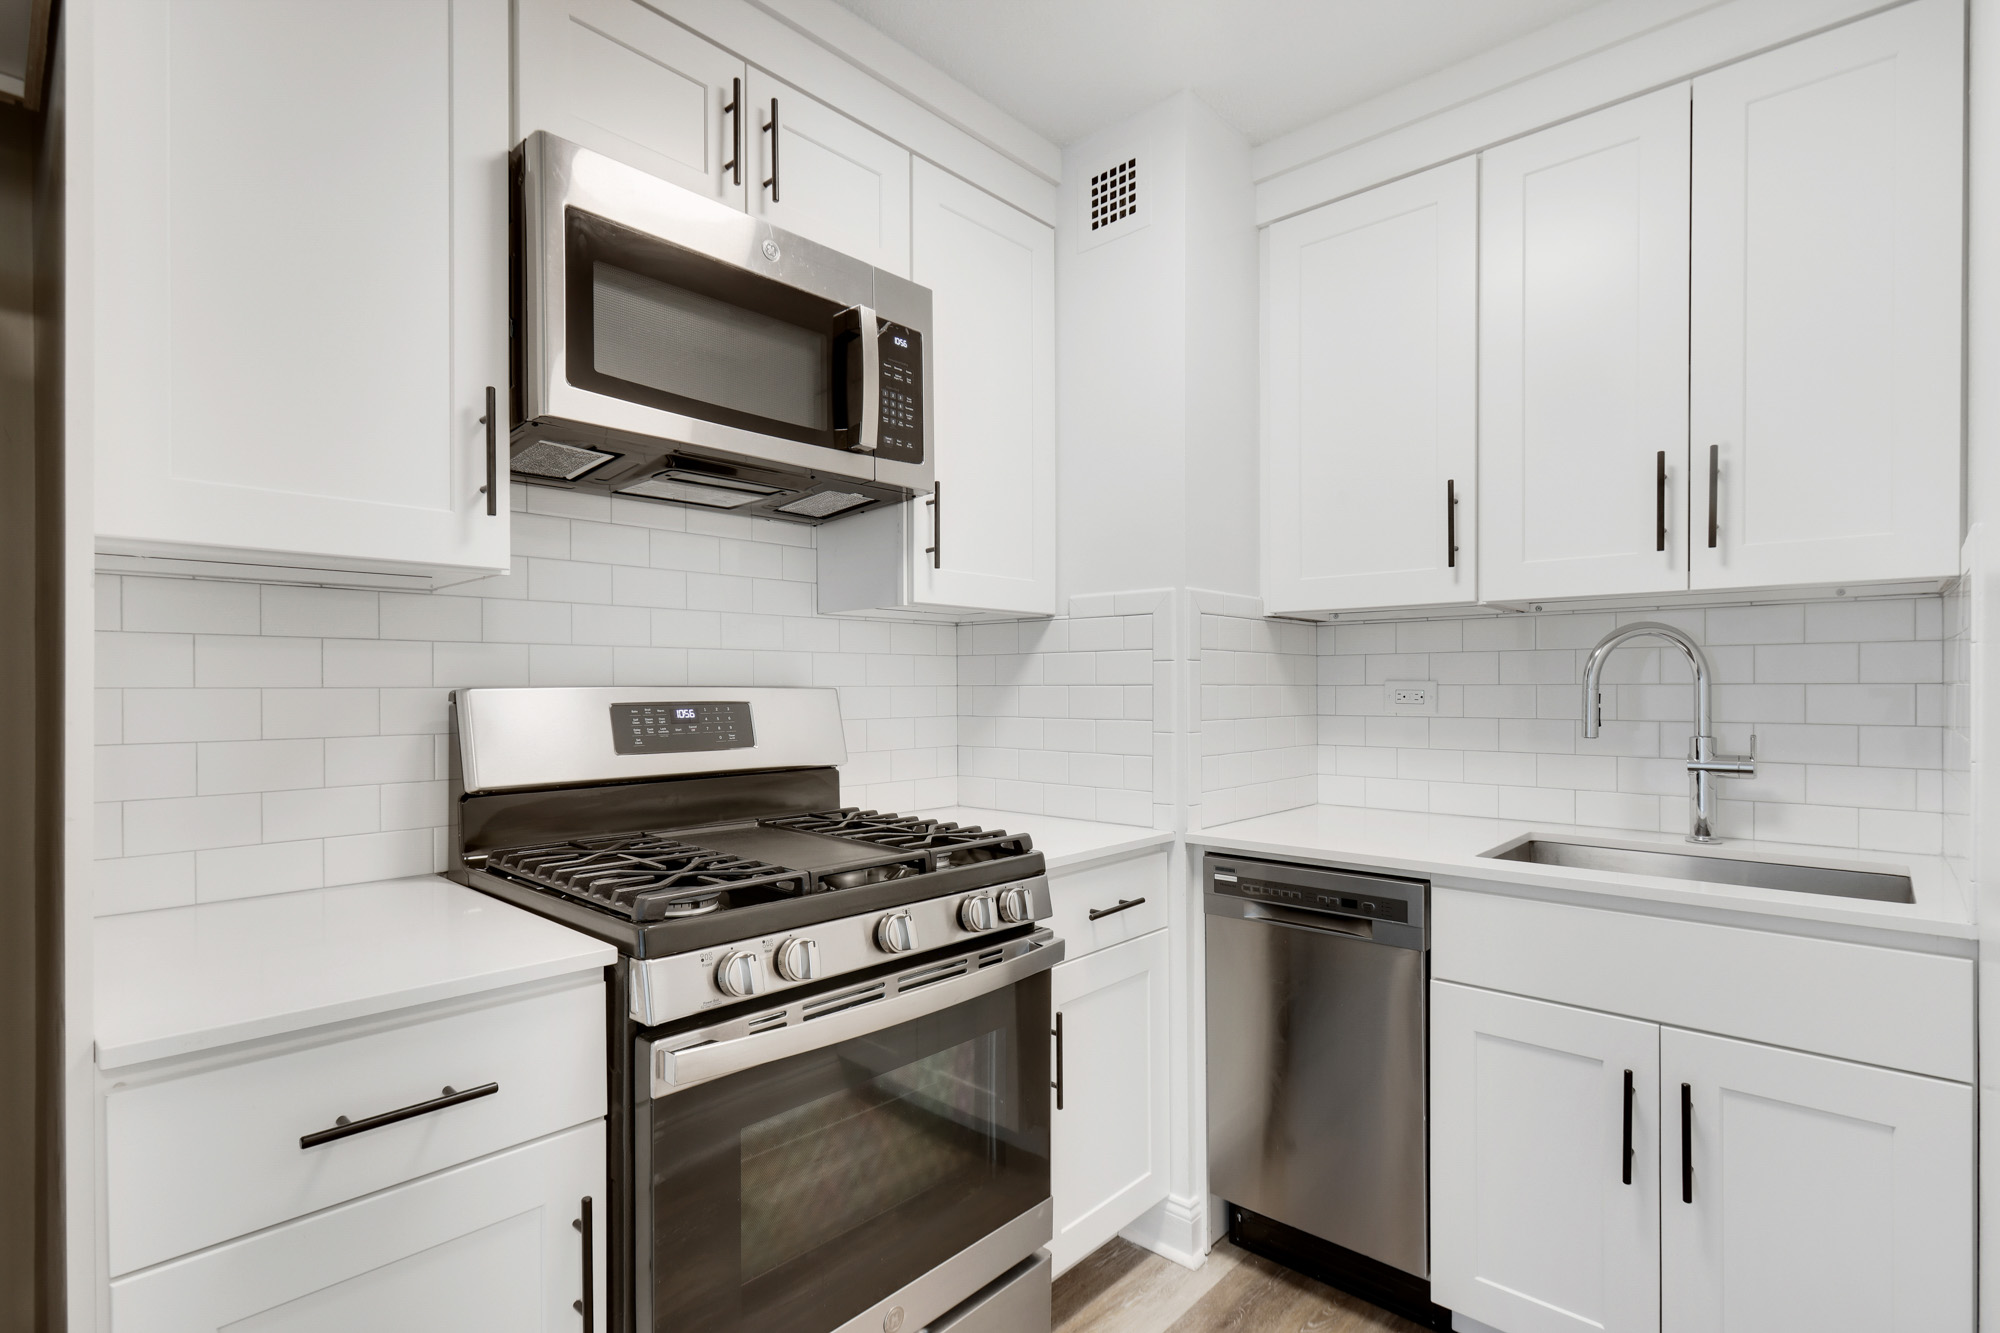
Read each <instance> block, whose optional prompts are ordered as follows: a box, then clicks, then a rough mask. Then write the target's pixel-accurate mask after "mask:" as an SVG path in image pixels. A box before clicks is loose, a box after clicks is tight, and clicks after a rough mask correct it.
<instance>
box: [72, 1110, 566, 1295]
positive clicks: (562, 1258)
mask: <svg viewBox="0 0 2000 1333" xmlns="http://www.w3.org/2000/svg"><path fill="white" fill-rule="evenodd" d="M603 1181H604V1122H603V1121H601V1120H597V1121H592V1122H591V1123H589V1124H586V1125H579V1126H577V1127H575V1128H573V1129H570V1130H566V1131H565V1132H563V1133H561V1134H557V1135H553V1136H551V1137H549V1138H545V1139H540V1140H537V1141H536V1142H533V1143H529V1144H524V1145H522V1146H520V1147H517V1148H512V1149H509V1150H508V1151H506V1152H502V1153H496V1154H494V1155H493V1156H491V1157H485V1158H482V1159H480V1160H479V1161H477V1162H473V1163H470V1164H468V1165H466V1166H461V1167H457V1168H455V1169H453V1170H450V1171H444V1172H440V1173H438V1174H436V1175H432V1176H426V1177H424V1178H423V1179H421V1180H417V1181H413V1182H411V1183H409V1184H406V1185H400V1186H398V1187H396V1188H395V1189H392V1190H387V1191H384V1192H382V1193H380V1194H373V1195H369V1196H368V1197H366V1198H363V1199H359V1200H356V1201H355V1202H353V1203H349V1204H344V1205H342V1206H340V1207H338V1208H331V1209H328V1210H326V1211H324V1212H321V1213H316V1214H313V1215H312V1216H310V1217H306V1218H302V1219H300V1220H298V1221H296V1222H290V1223H287V1224H285V1225H283V1226H279V1227H273V1228H271V1229H270V1230H267V1231H261V1232H258V1233H256V1234H254V1235H250V1236H246V1237H244V1238H243V1239H241V1240H237V1241H233V1242H231V1243H229V1244H227V1245H221V1246H218V1247H216V1248H214V1249H210V1250H204V1251H200V1252H198V1253H196V1254H193V1255H190V1256H188V1257H187V1258H184V1259H179V1260H176V1261H174V1262H172V1263H167V1264H161V1265H159V1266H158V1267H155V1268H150V1269H146V1270H144V1271H142V1272H139V1273H135V1274H132V1275H131V1276H129V1277H125V1278H121V1279H119V1280H118V1281H115V1282H113V1283H112V1284H111V1327H112V1330H113V1333H215V1331H216V1330H219V1329H224V1328H228V1329H230V1330H232V1331H233V1333H348V1331H349V1330H359V1329H367V1330H369V1333H545V1331H546V1333H556V1331H557V1330H560V1331H561V1333H573V1331H574V1330H576V1329H578V1328H581V1327H582V1318H581V1315H580V1313H579V1312H578V1310H577V1309H576V1305H575V1303H576V1302H577V1301H580V1300H582V1299H583V1298H584V1291H583V1281H584V1272H585V1267H586V1264H588V1268H589V1272H590V1281H591V1283H592V1285H593V1291H592V1292H591V1295H590V1299H591V1301H592V1305H593V1312H594V1311H599V1310H603V1309H604V1308H605V1306H604V1295H605V1292H604V1250H605V1243H604V1214H603V1193H604V1188H603ZM586 1196H596V1197H595V1198H594V1200H593V1213H594V1217H593V1226H592V1233H591V1236H590V1240H591V1241H592V1242H593V1243H592V1244H591V1246H590V1251H589V1253H588V1254H586V1251H585V1248H584V1246H585V1236H584V1233H583V1231H582V1228H581V1227H580V1226H578V1225H577V1224H578V1223H580V1222H581V1221H582V1216H583V1206H584V1205H583V1200H584V1198H585V1197H586ZM598 1326H599V1327H602V1324H601V1323H600V1324H598Z"/></svg>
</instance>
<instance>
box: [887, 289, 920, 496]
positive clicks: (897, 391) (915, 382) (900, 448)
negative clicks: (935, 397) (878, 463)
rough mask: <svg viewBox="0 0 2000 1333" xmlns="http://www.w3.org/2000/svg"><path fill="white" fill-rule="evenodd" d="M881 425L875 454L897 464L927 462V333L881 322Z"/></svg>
mask: <svg viewBox="0 0 2000 1333" xmlns="http://www.w3.org/2000/svg"><path fill="white" fill-rule="evenodd" d="M877 336H878V339H879V341H880V343H881V352H882V427H881V430H880V431H878V432H877V434H876V439H877V444H876V446H875V454H876V457H878V458H887V459H891V460H893V461H895V462H898V463H921V462H923V461H924V336H923V335H922V334H921V333H918V332H917V331H916V330H915V329H913V328H909V327H908V326H906V325H902V324H892V323H890V322H889V321H887V320H884V321H882V324H881V332H880V334H879V335H877Z"/></svg>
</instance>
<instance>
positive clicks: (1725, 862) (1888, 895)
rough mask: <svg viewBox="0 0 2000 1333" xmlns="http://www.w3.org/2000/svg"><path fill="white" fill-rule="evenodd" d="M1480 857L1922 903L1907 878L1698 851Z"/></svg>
mask: <svg viewBox="0 0 2000 1333" xmlns="http://www.w3.org/2000/svg"><path fill="white" fill-rule="evenodd" d="M1480 855H1482V856H1484V857H1487V858H1490V859H1492V860H1496V861H1531V862H1533V863H1535V864H1536V865H1545V866H1569V867H1571V868H1573V869H1576V870H1609V871H1614V872H1616V873H1618V874H1621V875H1663V876H1665V877H1667V878H1669V879H1693V880H1701V881H1703V882H1705V883H1709V884H1741V885H1744V886H1746V887H1748V888H1754V889H1782V890H1784V891H1785V892H1786V893H1818V894H1823V895H1825V896H1827V897H1832V898H1868V899H1871V900H1873V901H1875V902H1878V903H1913V902H1915V901H1916V900H1917V898H1916V894H1915V893H1913V892H1912V891H1911V889H1910V877H1909V876H1908V875H1891V874H1884V873H1881V872H1879V871H1872V870H1835V869H1832V868H1830V867H1827V866H1801V865H1785V864H1781V863H1779V862H1775V861H1739V860H1737V859H1736V858H1735V857H1731V856H1709V855H1704V854H1702V853H1699V852H1659V851H1646V850H1642V849H1640V848H1636V847H1608V846H1605V845H1603V844H1601V843H1590V842H1559V841H1557V840H1555V839H1552V838H1527V839H1524V840H1522V841H1521V842H1518V843H1515V844H1514V845H1512V846H1510V847H1502V848H1498V849H1496V850H1494V851H1490V852H1482V853H1480Z"/></svg>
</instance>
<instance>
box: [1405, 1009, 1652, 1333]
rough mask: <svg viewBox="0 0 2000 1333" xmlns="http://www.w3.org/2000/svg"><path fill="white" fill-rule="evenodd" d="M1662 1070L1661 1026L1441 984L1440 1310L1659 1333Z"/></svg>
mask: <svg viewBox="0 0 2000 1333" xmlns="http://www.w3.org/2000/svg"><path fill="white" fill-rule="evenodd" d="M1659 1065H1660V1029H1659V1028H1658V1026H1656V1025H1655V1024H1652V1023H1642V1022H1638V1021H1636V1020H1634V1019H1629V1018H1614V1017H1611V1016H1610V1015H1608V1014H1598V1013H1592V1012H1591V1011H1589V1010H1587V1009H1574V1008H1571V1007H1570V1006H1568V1005H1562V1004H1548V1003H1545V1002H1543V1001H1541V1000H1524V999H1521V998H1519V997H1518V996H1513V995H1500V994H1496V993H1495V992H1493V991H1483V990H1475V989H1472V988H1470V987H1466V986H1454V985H1451V984H1449V983H1447V982H1434V983H1433V984H1432V986H1431V1169H1432V1182H1431V1268H1432V1274H1431V1297H1432V1299H1433V1300H1435V1301H1437V1303H1438V1304H1440V1305H1443V1306H1446V1307H1448V1308H1449V1309H1452V1310H1455V1311H1457V1312H1459V1313H1461V1314H1465V1315H1469V1316H1471V1317H1472V1318H1474V1319H1477V1320H1480V1321H1481V1322H1483V1323H1487V1324H1491V1325H1493V1326H1494V1327H1495V1328H1500V1329H1505V1330H1507V1333H1571V1330H1581V1329H1602V1330H1604V1333H1640V1330H1645V1331H1646V1333H1653V1331H1654V1330H1657V1329H1658V1328H1659V1325H1660V1252H1659V1239H1660V1214H1659V1188H1658V1179H1657V1172H1658V1163H1659V1160H1660V1157H1659V1121H1658V1118H1657V1110H1656V1108H1657V1106H1658V1104H1659V1098H1658V1087H1659ZM1628 1086H1629V1087H1630V1089H1631V1092H1630V1094H1629V1097H1628V1094H1627V1091H1626V1089H1627V1087H1628ZM1628 1107H1629V1115H1630V1119H1629V1121H1628V1119H1627V1115H1628ZM1628 1124H1629V1130H1628V1129H1627V1126H1628ZM1628 1144H1629V1148H1630V1155H1629V1157H1628V1155H1627V1147H1628Z"/></svg>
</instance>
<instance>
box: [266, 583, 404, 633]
mask: <svg viewBox="0 0 2000 1333" xmlns="http://www.w3.org/2000/svg"><path fill="white" fill-rule="evenodd" d="M262 591H263V599H262V605H263V612H264V614H263V622H262V624H261V625H259V626H257V627H255V628H254V629H252V630H251V631H249V632H251V633H262V634H282V635H293V636H296V637H300V638H322V637H325V638H336V637H337V638H343V639H372V638H374V637H375V636H376V635H378V634H379V633H381V625H382V615H381V602H382V599H381V595H380V594H379V593H372V592H357V591H354V590H352V589H347V588H289V587H283V586H279V585H276V584H266V585H264V587H263V590H262Z"/></svg>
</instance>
